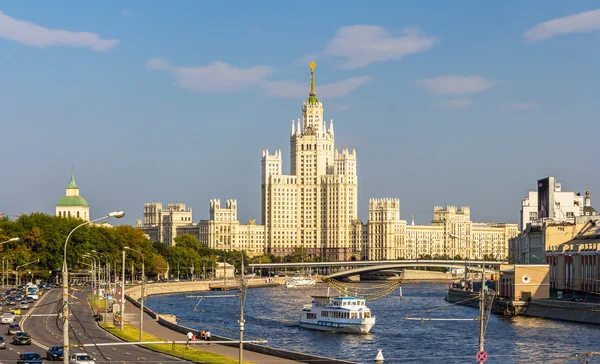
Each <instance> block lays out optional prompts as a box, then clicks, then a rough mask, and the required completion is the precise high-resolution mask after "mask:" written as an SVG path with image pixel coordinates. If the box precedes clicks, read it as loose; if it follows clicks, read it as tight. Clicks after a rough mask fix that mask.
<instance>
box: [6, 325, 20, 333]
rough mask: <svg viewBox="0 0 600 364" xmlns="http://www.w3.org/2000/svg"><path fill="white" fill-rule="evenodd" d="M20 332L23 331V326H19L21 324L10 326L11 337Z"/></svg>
mask: <svg viewBox="0 0 600 364" xmlns="http://www.w3.org/2000/svg"><path fill="white" fill-rule="evenodd" d="M19 331H21V326H19V324H10V325H8V334H9V335H15V334H16V333H17V332H19Z"/></svg>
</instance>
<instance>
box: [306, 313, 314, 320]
mask: <svg viewBox="0 0 600 364" xmlns="http://www.w3.org/2000/svg"><path fill="white" fill-rule="evenodd" d="M306 318H307V319H309V320H315V319H316V318H317V314H316V313H307V314H306Z"/></svg>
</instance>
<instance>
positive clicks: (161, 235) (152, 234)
mask: <svg viewBox="0 0 600 364" xmlns="http://www.w3.org/2000/svg"><path fill="white" fill-rule="evenodd" d="M193 225H194V223H193V218H192V209H191V208H186V206H185V204H184V203H174V204H171V203H170V204H168V205H167V208H166V209H163V204H162V203H160V202H149V203H145V204H144V220H143V222H142V230H143V231H144V233H145V234H146V235H148V238H149V239H150V240H152V241H159V242H161V243H164V244H167V245H169V246H172V245H174V244H175V238H176V237H177V236H178V235H181V234H183V233H181V232H178V229H179V228H180V227H188V226H193Z"/></svg>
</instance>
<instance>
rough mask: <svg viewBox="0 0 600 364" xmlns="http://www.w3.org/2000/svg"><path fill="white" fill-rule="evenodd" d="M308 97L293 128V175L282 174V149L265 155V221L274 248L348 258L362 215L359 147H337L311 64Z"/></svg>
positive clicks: (280, 252)
mask: <svg viewBox="0 0 600 364" xmlns="http://www.w3.org/2000/svg"><path fill="white" fill-rule="evenodd" d="M310 68H311V72H310V73H311V83H310V92H309V96H308V100H306V101H304V102H303V103H302V118H301V119H300V118H299V119H298V120H296V121H293V120H292V124H291V132H290V174H289V175H284V174H283V173H282V159H281V152H280V151H279V150H277V151H276V152H275V153H273V154H270V153H269V151H268V150H264V151H263V156H262V173H261V176H262V177H261V178H262V223H263V225H264V226H265V233H266V239H267V246H266V250H267V252H269V253H273V254H277V255H284V254H288V253H291V252H292V251H293V250H294V248H296V247H302V248H303V249H304V250H305V252H307V253H308V254H314V255H323V256H327V257H328V258H329V259H332V260H346V259H349V258H350V256H351V255H352V236H353V223H354V220H355V219H356V218H357V208H358V202H357V201H358V180H357V176H356V151H355V150H352V151H349V150H348V149H343V150H342V151H341V152H340V151H339V150H337V149H336V148H335V134H334V131H333V120H330V122H329V128H327V125H326V121H325V120H324V118H323V102H322V101H320V100H318V99H317V95H316V92H315V63H314V62H312V63H311V64H310Z"/></svg>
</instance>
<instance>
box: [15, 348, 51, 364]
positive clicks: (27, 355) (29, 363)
mask: <svg viewBox="0 0 600 364" xmlns="http://www.w3.org/2000/svg"><path fill="white" fill-rule="evenodd" d="M43 363H44V362H43V361H42V357H41V356H40V354H38V353H34V352H31V351H26V352H24V353H21V354H19V358H18V359H17V364H43Z"/></svg>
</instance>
